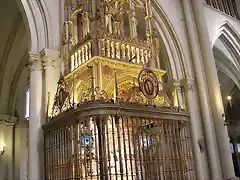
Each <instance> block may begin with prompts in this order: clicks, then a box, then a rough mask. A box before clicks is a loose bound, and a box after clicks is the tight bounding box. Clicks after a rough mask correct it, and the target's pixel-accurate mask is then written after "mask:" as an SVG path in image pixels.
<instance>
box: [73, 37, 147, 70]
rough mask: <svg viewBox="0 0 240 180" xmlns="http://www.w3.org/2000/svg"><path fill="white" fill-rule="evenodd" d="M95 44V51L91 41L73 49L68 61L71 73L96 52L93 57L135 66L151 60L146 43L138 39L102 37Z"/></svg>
mask: <svg viewBox="0 0 240 180" xmlns="http://www.w3.org/2000/svg"><path fill="white" fill-rule="evenodd" d="M97 44H98V45H97V47H98V49H97V50H96V49H94V47H93V44H92V40H87V41H86V42H84V43H82V44H81V45H80V46H77V47H74V51H72V55H71V60H70V61H71V62H70V64H71V65H70V66H71V67H70V70H71V72H72V71H74V70H75V69H77V68H78V67H79V66H81V65H82V64H84V63H85V62H87V61H88V60H90V59H91V58H92V57H93V51H95V52H97V54H96V53H95V55H98V56H101V57H105V58H110V59H114V60H122V61H126V62H129V61H131V62H132V63H136V64H146V63H147V62H148V61H149V60H150V59H151V58H152V49H151V47H149V45H148V43H147V42H145V43H144V41H140V40H138V39H136V40H134V39H128V38H125V39H124V38H122V39H118V38H113V37H111V36H109V37H108V36H106V35H102V36H101V38H99V40H98V41H97Z"/></svg>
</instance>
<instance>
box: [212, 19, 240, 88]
mask: <svg viewBox="0 0 240 180" xmlns="http://www.w3.org/2000/svg"><path fill="white" fill-rule="evenodd" d="M217 40H220V41H221V42H222V43H223V45H224V46H225V47H226V49H227V51H228V52H229V53H230V55H231V57H232V58H227V57H225V56H224V54H222V55H221V56H219V57H216V56H218V55H220V52H217V50H216V48H214V45H215V43H216V42H217ZM239 47H240V36H239V34H238V33H237V32H236V31H235V29H234V28H233V27H232V26H231V24H229V23H228V22H224V23H223V24H222V25H221V26H220V28H219V32H218V35H217V37H216V38H215V40H214V43H213V50H214V52H215V60H216V66H217V68H218V69H219V70H221V71H222V72H224V73H225V74H226V75H227V76H229V77H230V78H231V79H232V80H233V81H234V82H235V83H236V85H237V86H238V88H240V73H239V72H240V61H239V58H240V48H239Z"/></svg>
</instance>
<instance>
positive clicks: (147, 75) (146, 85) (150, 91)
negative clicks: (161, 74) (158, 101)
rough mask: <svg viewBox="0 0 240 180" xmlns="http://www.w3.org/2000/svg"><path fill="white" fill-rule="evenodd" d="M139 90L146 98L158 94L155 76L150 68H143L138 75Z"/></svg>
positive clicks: (151, 97) (152, 97)
mask: <svg viewBox="0 0 240 180" xmlns="http://www.w3.org/2000/svg"><path fill="white" fill-rule="evenodd" d="M138 83H139V88H140V91H141V92H142V93H143V95H144V96H145V97H146V98H148V99H154V98H155V97H156V96H157V95H158V90H159V87H158V86H159V85H158V79H157V76H156V75H155V74H154V73H153V72H152V71H151V70H150V69H143V70H142V71H141V72H140V73H139V75H138Z"/></svg>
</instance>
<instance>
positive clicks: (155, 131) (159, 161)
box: [44, 108, 195, 180]
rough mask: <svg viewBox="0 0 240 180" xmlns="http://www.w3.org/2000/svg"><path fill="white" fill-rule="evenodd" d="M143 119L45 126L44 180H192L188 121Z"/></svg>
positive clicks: (113, 117)
mask: <svg viewBox="0 0 240 180" xmlns="http://www.w3.org/2000/svg"><path fill="white" fill-rule="evenodd" d="M153 109H154V108H153ZM142 113H144V114H146V115H145V117H144V116H136V115H133V116H128V115H124V113H119V110H117V111H116V113H115V114H114V113H106V114H104V113H100V114H98V115H90V114H94V113H87V114H89V115H87V116H81V117H79V116H76V117H75V119H76V120H71V119H73V118H71V119H70V117H72V116H69V115H67V116H66V118H65V121H64V122H65V123H63V124H62V125H60V124H59V125H58V126H56V127H57V128H56V127H55V125H54V123H53V124H52V125H51V124H50V125H46V126H45V127H44V129H45V176H46V179H47V180H60V179H66V180H73V179H78V180H83V179H101V180H103V179H104V180H116V179H124V180H125V179H134V180H135V179H136V180H147V179H148V180H194V179H195V172H194V165H193V163H194V162H193V155H192V150H191V142H190V141H191V138H190V133H189V124H188V121H187V120H184V119H183V118H181V117H180V116H179V120H177V119H176V117H175V118H173V119H172V120H171V119H162V118H161V116H159V117H160V118H156V117H153V116H148V113H149V112H147V111H142ZM67 114H71V112H68V113H67ZM72 114H74V113H72ZM125 114H126V113H125ZM133 114H134V113H133ZM172 116H173V115H172ZM168 117H170V118H171V115H170V114H169V115H168ZM62 119H64V118H62ZM56 122H57V121H55V123H56ZM48 126H51V128H48ZM53 127H55V128H53Z"/></svg>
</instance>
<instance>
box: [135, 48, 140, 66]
mask: <svg viewBox="0 0 240 180" xmlns="http://www.w3.org/2000/svg"><path fill="white" fill-rule="evenodd" d="M136 56H137V57H136V58H137V63H138V64H139V63H140V52H139V48H136Z"/></svg>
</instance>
